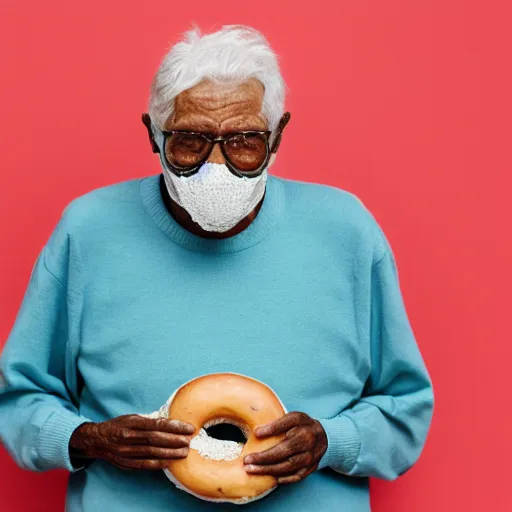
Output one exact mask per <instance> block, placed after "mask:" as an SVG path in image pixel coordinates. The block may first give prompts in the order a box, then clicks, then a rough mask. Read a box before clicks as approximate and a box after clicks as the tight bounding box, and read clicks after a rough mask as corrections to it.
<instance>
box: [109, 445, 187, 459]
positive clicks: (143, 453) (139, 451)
mask: <svg viewBox="0 0 512 512" xmlns="http://www.w3.org/2000/svg"><path fill="white" fill-rule="evenodd" d="M115 452H116V455H117V456H119V457H121V458H123V459H166V460H172V459H182V458H184V457H186V456H187V455H188V448H176V449H171V448H158V447H155V446H139V445H127V446H118V447H116V448H115Z"/></svg>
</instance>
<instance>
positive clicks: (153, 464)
mask: <svg viewBox="0 0 512 512" xmlns="http://www.w3.org/2000/svg"><path fill="white" fill-rule="evenodd" d="M111 462H112V463H113V464H114V465H116V466H117V467H119V468H121V469H145V470H149V471H161V470H162V469H165V468H167V466H168V465H169V461H168V460H164V459H123V458H120V457H115V458H112V459H111Z"/></svg>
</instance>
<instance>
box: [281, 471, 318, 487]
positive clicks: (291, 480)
mask: <svg viewBox="0 0 512 512" xmlns="http://www.w3.org/2000/svg"><path fill="white" fill-rule="evenodd" d="M313 471H314V469H308V468H303V469H300V470H299V471H297V473H295V474H294V475H288V476H282V477H279V478H278V479H277V483H278V484H279V485H288V484H295V483H297V482H300V481H301V480H304V478H306V477H307V476H309V475H310V474H311V473H313Z"/></svg>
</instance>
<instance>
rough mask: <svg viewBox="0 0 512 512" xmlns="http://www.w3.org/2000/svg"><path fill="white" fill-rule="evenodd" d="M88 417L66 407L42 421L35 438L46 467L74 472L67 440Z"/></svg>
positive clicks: (74, 468)
mask: <svg viewBox="0 0 512 512" xmlns="http://www.w3.org/2000/svg"><path fill="white" fill-rule="evenodd" d="M88 421H90V420H88V419H86V418H84V417H82V416H79V415H77V414H75V413H73V412H71V411H68V410H67V409H62V410H61V411H58V412H53V413H52V414H51V415H50V416H49V418H48V419H47V420H46V421H45V422H44V423H43V425H42V427H41V429H40V431H39V436H38V439H37V451H38V454H39V457H40V458H41V460H42V461H43V463H44V465H45V467H46V468H47V469H67V470H68V471H70V472H73V473H74V472H76V471H78V470H79V469H81V468H76V467H75V466H73V465H72V464H71V459H70V456H69V440H70V439H71V435H72V434H73V432H74V431H75V430H76V429H77V428H78V427H79V426H80V425H82V424H83V423H87V422H88Z"/></svg>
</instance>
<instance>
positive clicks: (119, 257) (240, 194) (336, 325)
mask: <svg viewBox="0 0 512 512" xmlns="http://www.w3.org/2000/svg"><path fill="white" fill-rule="evenodd" d="M289 117H290V116H289V114H286V113H284V83H283V80H282V78H281V75H280V72H279V68H278V64H277V60H276V56H275V55H274V53H273V52H272V50H271V49H270V47H269V46H268V44H267V42H266V40H265V39H264V38H263V37H262V36H261V35H260V34H259V33H258V32H256V31H254V30H252V29H250V28H247V27H239V26H228V27H224V28H223V29H222V30H220V31H218V32H215V33H212V34H209V35H205V36H201V35H200V34H199V33H198V32H197V31H191V32H189V33H188V34H187V35H186V38H185V39H184V40H183V41H181V42H180V43H178V44H176V45H175V46H174V47H173V48H172V49H171V50H170V52H169V53H168V54H167V55H166V57H165V58H164V60H163V62H162V64H161V66H160V68H159V70H158V72H157V74H156V77H155V79H154V81H153V86H152V91H151V97H150V102H149V114H144V115H143V122H144V124H145V125H146V127H147V129H148V133H149V138H150V144H151V148H152V150H153V151H154V152H156V153H158V155H159V158H160V163H161V166H162V170H163V172H162V174H161V175H160V176H150V177H146V178H144V179H138V180H132V181H128V182H124V183H120V184H117V185H114V186H110V187H106V188H102V189H99V190H96V191H93V192H91V193H89V194H87V195H85V196H83V197H81V198H78V199H76V200H74V201H73V202H72V203H71V204H70V205H69V206H68V207H67V208H66V210H65V211H64V213H63V216H62V218H61V220H60V222H59V224H58V225H57V227H56V229H55V231H54V232H53V234H52V236H51V237H50V239H49V241H48V243H47V244H46V246H45V247H44V249H43V250H42V252H41V254H40V256H39V258H38V260H37V263H36V265H35V267H34V270H33V273H32V276H31V279H30V283H29V286H28V290H27V292H26V295H25V298H24V300H23V304H22V306H21V309H20V312H19V314H18V317H17V319H16V322H15V325H14V328H13V330H12V333H11V335H10V337H9V340H8V342H7V345H6V347H5V350H4V353H3V356H2V359H1V371H2V377H3V378H2V390H1V394H0V435H1V438H2V440H3V443H4V444H5V446H6V448H7V449H8V450H9V452H10V453H11V454H12V456H13V457H14V459H15V460H16V462H17V463H18V464H19V465H20V466H21V467H23V468H27V469H30V470H35V471H44V470H50V469H55V468H65V469H67V470H69V472H70V473H71V476H70V481H69V489H68V495H67V510H69V511H71V512H77V511H86V512H98V511H102V510H105V511H108V512H116V511H122V512H129V511H146V510H151V511H166V512H169V511H183V510H190V511H206V510H215V509H221V510H228V509H229V510H231V508H232V507H233V506H232V505H215V504H212V503H208V502H206V501H201V500H199V499H197V498H195V497H193V496H191V495H189V494H187V493H185V492H182V491H180V490H177V489H176V488H175V487H174V486H173V485H172V484H171V483H170V482H169V481H168V479H167V478H166V476H165V474H164V473H163V472H162V471H161V469H162V468H164V467H166V466H167V464H168V463H169V461H170V460H173V459H178V458H183V457H187V454H188V450H189V442H190V439H191V434H192V433H193V427H191V425H189V424H187V423H181V422H179V421H173V420H172V419H171V420H164V419H159V420H157V419H150V418H146V417H142V416H139V415H138V414H139V413H140V414H142V413H149V412H151V411H153V410H155V409H157V408H158V407H160V406H161V404H163V403H164V402H165V400H166V399H167V397H168V395H169V394H170V392H171V391H173V390H174V389H176V388H177V387H179V386H180V385H181V384H183V383H184V382H186V381H188V380H190V379H193V378H195V377H197V376H200V375H204V374H207V373H215V372H236V373H240V374H245V375H248V376H250V377H253V378H256V379H258V380H260V381H263V382H265V383H266V384H268V385H269V386H271V387H272V388H273V389H274V390H275V391H276V392H277V393H278V395H279V396H280V398H281V399H282V400H283V402H284V403H285V404H286V406H287V408H288V410H292V411H296V412H291V413H289V414H287V415H286V416H284V417H283V418H281V419H279V420H277V421H276V422H274V423H271V424H268V425H265V426H262V427H261V428H260V429H259V430H257V431H256V433H257V435H258V436H259V437H262V438H265V437H268V436H273V435H275V434H284V437H283V439H284V440H283V441H281V442H280V443H279V444H278V445H277V446H275V447H274V448H271V449H270V450H267V451H265V452H260V453H254V454H250V455H248V456H247V457H246V458H245V460H244V463H245V470H246V471H247V472H248V473H251V474H261V475H263V474H267V475H274V476H275V477H277V479H278V482H279V484H280V485H279V486H278V489H277V490H276V491H274V492H273V493H271V494H270V495H269V496H267V497H266V498H264V499H262V500H260V501H258V502H255V503H254V504H252V505H250V506H249V507H250V508H251V509H252V510H272V511H274V512H280V511H283V512H289V511H311V510H321V511H323V512H326V511H331V510H332V511H334V510H347V511H350V512H362V511H368V510H369V494H368V477H380V478H385V479H394V478H396V477H398V476H399V475H401V474H403V473H404V472H405V471H407V470H408V469H409V468H410V467H411V466H412V464H413V463H414V462H415V461H416V460H417V458H418V457H419V454H420V452H421V449H422V447H423V444H424V441H425V438H426V435H427V431H428V428H429V424H430V419H431V415H432V408H433V396H432V387H431V382H430V379H429V376H428V373H427V371H426V369H425V366H424V363H423V360H422V357H421V355H420V352H419V350H418V347H417V344H416V342H415V339H414V336H413V333H412V330H411V327H410V325H409V322H408V319H407V314H406V311H405V308H404V304H403V301H402V297H401V293H400V288H399V284H398V278H397V272H396V266H395V260H394V257H393V253H392V251H391V249H390V246H389V244H388V242H387V240H386V237H385V236H384V234H383V233H382V231H381V229H380V228H379V226H378V224H377V223H376V221H375V220H374V218H373V217H372V216H371V214H370V213H369V212H368V211H367V210H366V209H365V208H364V206H363V205H362V204H361V202H360V201H359V200H358V199H357V198H355V197H354V196H353V195H351V194H349V193H347V192H344V191H342V190H340V189H337V188H334V187H330V186H325V185H320V184H312V183H303V182H299V181H293V180H289V179H283V178H278V177H277V176H274V175H270V174H268V168H269V166H270V165H272V164H273V163H274V160H275V157H276V153H277V150H278V147H279V143H280V141H281V135H282V133H283V131H284V129H285V126H286V123H287V122H288V119H289ZM301 151H304V148H301ZM305 158H306V159H308V155H307V154H306V155H305ZM309 161H310V164H308V165H310V166H311V165H314V161H315V159H314V158H310V160H309ZM126 469H129V470H132V471H124V470H126ZM361 477H362V478H361ZM287 484H290V485H287Z"/></svg>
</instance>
